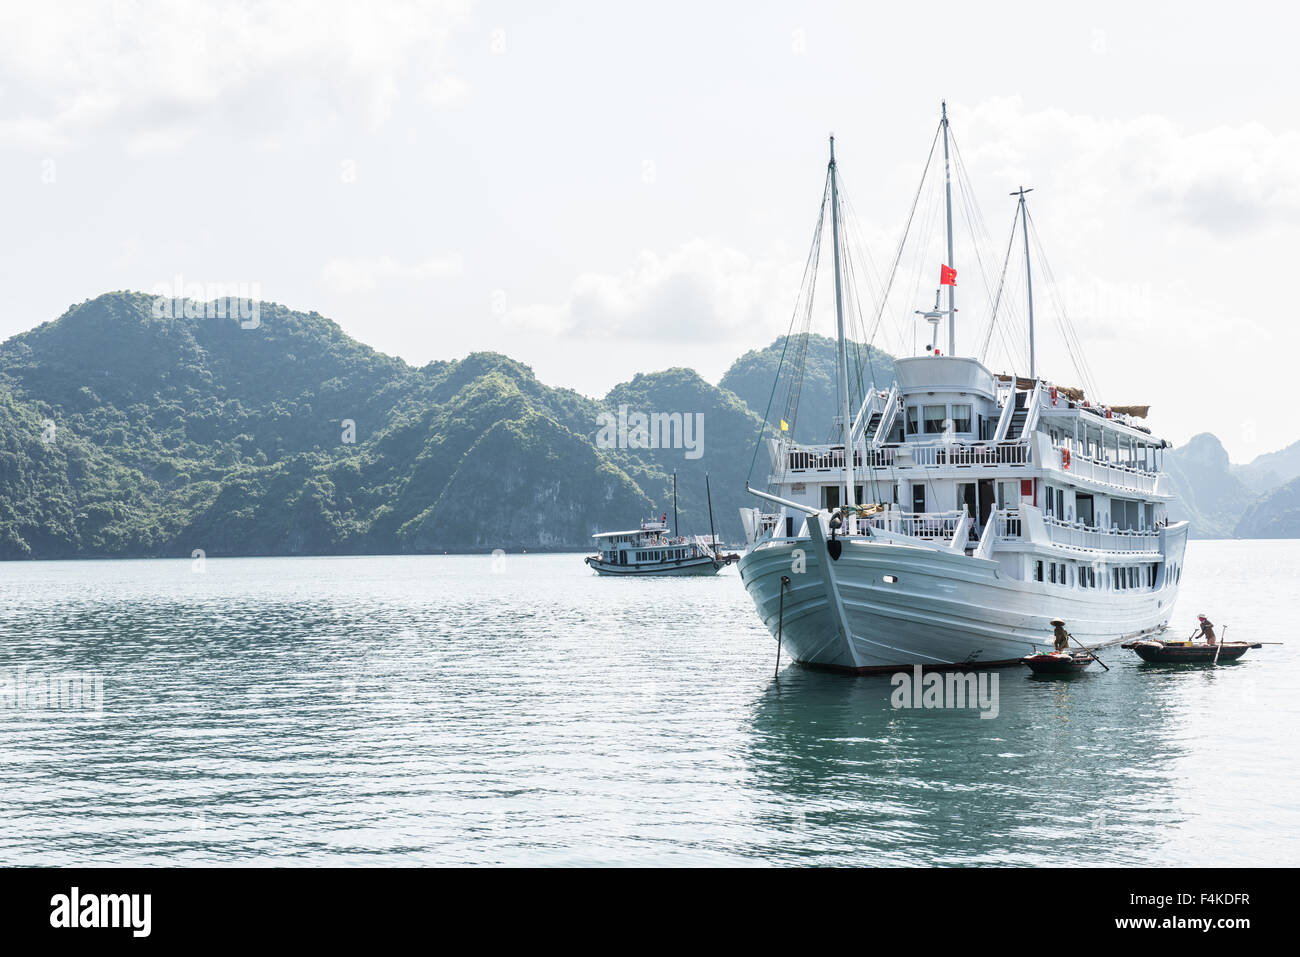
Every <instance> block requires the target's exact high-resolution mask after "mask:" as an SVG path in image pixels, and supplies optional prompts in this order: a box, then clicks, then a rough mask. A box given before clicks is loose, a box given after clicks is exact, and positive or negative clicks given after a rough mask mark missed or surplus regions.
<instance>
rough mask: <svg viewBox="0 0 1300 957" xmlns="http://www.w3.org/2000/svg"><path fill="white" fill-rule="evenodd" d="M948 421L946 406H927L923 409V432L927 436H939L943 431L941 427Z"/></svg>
mask: <svg viewBox="0 0 1300 957" xmlns="http://www.w3.org/2000/svg"><path fill="white" fill-rule="evenodd" d="M947 419H948V407H947V406H946V405H927V406H926V407H925V432H926V434H927V435H939V434H941V433H942V432H943V431H944V428H943V425H944V422H946V421H947Z"/></svg>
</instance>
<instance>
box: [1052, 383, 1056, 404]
mask: <svg viewBox="0 0 1300 957" xmlns="http://www.w3.org/2000/svg"><path fill="white" fill-rule="evenodd" d="M1052 405H1056V386H1052Z"/></svg>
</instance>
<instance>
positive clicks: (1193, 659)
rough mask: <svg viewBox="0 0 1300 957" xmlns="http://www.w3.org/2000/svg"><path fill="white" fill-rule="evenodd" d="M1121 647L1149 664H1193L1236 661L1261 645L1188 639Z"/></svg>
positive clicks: (1127, 644)
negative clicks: (1205, 642)
mask: <svg viewBox="0 0 1300 957" xmlns="http://www.w3.org/2000/svg"><path fill="white" fill-rule="evenodd" d="M1120 647H1122V648H1128V649H1130V650H1132V651H1136V652H1137V653H1138V656H1139V657H1140V658H1141V659H1142V660H1143V661H1147V662H1150V663H1151V664H1158V665H1176V664H1193V663H1199V662H1206V661H1211V662H1212V661H1216V660H1217V661H1236V660H1237V659H1238V658H1240V657H1241V656H1242V655H1244V654H1245V653H1246V651H1247V650H1248V649H1250V648H1259V647H1262V646H1261V645H1260V644H1259V643H1254V644H1252V643H1251V642H1249V641H1221V642H1219V643H1218V644H1217V645H1207V644H1193V643H1192V642H1190V641H1158V640H1154V639H1148V640H1146V641H1131V642H1128V643H1126V644H1124V645H1121V646H1120Z"/></svg>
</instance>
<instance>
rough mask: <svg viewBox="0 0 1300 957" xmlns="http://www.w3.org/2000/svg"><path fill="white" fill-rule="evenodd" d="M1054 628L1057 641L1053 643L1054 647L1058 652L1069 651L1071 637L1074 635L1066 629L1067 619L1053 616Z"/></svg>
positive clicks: (1053, 632)
mask: <svg viewBox="0 0 1300 957" xmlns="http://www.w3.org/2000/svg"><path fill="white" fill-rule="evenodd" d="M1052 628H1053V631H1052V635H1053V637H1054V638H1055V641H1054V642H1053V643H1052V647H1053V648H1054V649H1055V650H1056V651H1058V652H1065V651H1069V650H1070V638H1071V637H1073V636H1072V635H1071V634H1070V633H1069V632H1068V631H1066V630H1065V619H1063V618H1053V619H1052Z"/></svg>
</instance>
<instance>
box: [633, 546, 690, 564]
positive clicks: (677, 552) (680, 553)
mask: <svg viewBox="0 0 1300 957" xmlns="http://www.w3.org/2000/svg"><path fill="white" fill-rule="evenodd" d="M690 551H691V550H690V549H689V548H669V549H667V550H666V551H654V552H637V553H636V560H637V561H638V562H673V561H678V560H680V559H683V558H690Z"/></svg>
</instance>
